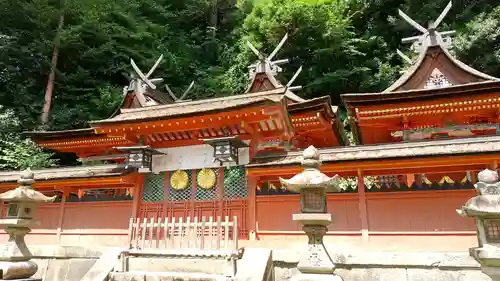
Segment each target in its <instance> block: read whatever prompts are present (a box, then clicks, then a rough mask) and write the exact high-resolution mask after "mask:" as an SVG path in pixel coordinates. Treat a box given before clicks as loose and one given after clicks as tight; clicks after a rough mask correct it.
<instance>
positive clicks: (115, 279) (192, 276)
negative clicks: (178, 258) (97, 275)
mask: <svg viewBox="0 0 500 281" xmlns="http://www.w3.org/2000/svg"><path fill="white" fill-rule="evenodd" d="M232 280H233V279H231V278H228V277H226V276H223V275H215V274H204V273H187V272H143V271H129V272H111V273H110V274H109V279H108V281H232Z"/></svg>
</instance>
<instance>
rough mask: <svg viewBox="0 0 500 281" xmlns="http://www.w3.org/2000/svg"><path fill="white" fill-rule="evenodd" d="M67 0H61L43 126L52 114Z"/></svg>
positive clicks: (43, 112) (46, 91)
mask: <svg viewBox="0 0 500 281" xmlns="http://www.w3.org/2000/svg"><path fill="white" fill-rule="evenodd" d="M64 1H65V0H61V2H60V4H61V8H60V13H61V14H60V15H59V24H58V26H57V33H56V38H55V40H54V51H53V52H52V60H51V63H50V74H49V79H48V81H47V87H46V88H45V101H44V104H43V111H42V117H41V121H42V124H41V125H42V128H46V127H47V123H48V121H49V114H50V106H51V104H52V92H53V91H54V81H55V78H56V68H57V59H58V58H59V35H60V32H61V30H62V28H63V26H64V6H65V3H64Z"/></svg>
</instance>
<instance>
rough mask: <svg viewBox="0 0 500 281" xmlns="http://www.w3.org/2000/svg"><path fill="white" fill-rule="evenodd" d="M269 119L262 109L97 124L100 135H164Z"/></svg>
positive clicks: (96, 127)
mask: <svg viewBox="0 0 500 281" xmlns="http://www.w3.org/2000/svg"><path fill="white" fill-rule="evenodd" d="M265 119H268V116H267V115H265V114H264V113H263V108H262V107H253V108H246V109H244V111H233V112H222V113H217V114H208V115H204V116H194V117H185V118H177V119H169V120H152V121H144V122H138V123H133V122H129V123H125V124H124V123H118V124H102V125H100V124H96V125H95V129H96V131H97V132H98V133H105V134H107V135H108V136H123V135H124V134H126V133H133V134H134V135H146V134H149V133H164V132H175V131H177V132H178V131H185V130H200V129H204V128H213V127H214V125H216V126H228V125H234V124H239V123H240V122H241V121H242V120H243V121H245V122H248V123H251V122H258V121H261V120H265Z"/></svg>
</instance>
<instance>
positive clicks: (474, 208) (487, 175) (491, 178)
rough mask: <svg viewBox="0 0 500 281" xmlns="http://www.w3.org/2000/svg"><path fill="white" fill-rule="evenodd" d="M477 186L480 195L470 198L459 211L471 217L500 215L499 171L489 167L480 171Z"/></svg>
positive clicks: (460, 213) (462, 214)
mask: <svg viewBox="0 0 500 281" xmlns="http://www.w3.org/2000/svg"><path fill="white" fill-rule="evenodd" d="M475 187H476V189H477V191H478V192H479V195H478V196H476V197H473V198H471V199H469V200H468V201H467V202H466V203H465V205H464V206H462V208H461V209H459V210H457V213H458V214H459V215H461V216H470V217H478V216H481V217H484V216H491V215H496V216H498V215H500V183H499V182H498V173H497V172H496V171H492V170H488V169H486V170H484V171H482V172H480V173H479V174H478V183H477V184H475Z"/></svg>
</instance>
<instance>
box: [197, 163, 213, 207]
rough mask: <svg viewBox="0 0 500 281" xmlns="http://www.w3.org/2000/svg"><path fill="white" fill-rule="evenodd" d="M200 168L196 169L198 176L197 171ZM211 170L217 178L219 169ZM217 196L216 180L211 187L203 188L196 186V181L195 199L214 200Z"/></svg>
mask: <svg viewBox="0 0 500 281" xmlns="http://www.w3.org/2000/svg"><path fill="white" fill-rule="evenodd" d="M200 171H201V170H196V175H197V176H198V173H199V172H200ZM212 171H214V172H215V177H216V179H217V178H219V169H212ZM216 196H217V181H216V182H215V185H214V187H213V188H211V189H204V188H201V187H200V186H198V183H196V197H195V198H196V201H205V200H215V198H216Z"/></svg>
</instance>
